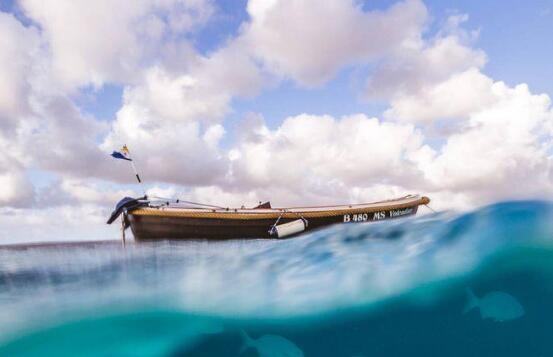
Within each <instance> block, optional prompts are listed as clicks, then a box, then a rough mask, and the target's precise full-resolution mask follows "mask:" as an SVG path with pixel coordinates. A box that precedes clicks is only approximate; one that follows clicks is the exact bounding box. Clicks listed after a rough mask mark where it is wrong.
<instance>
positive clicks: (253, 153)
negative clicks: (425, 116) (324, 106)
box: [232, 114, 422, 201]
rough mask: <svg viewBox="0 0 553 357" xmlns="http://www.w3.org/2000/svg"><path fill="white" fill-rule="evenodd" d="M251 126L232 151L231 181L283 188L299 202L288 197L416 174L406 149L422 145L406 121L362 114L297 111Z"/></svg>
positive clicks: (329, 194) (330, 195)
mask: <svg viewBox="0 0 553 357" xmlns="http://www.w3.org/2000/svg"><path fill="white" fill-rule="evenodd" d="M250 130H251V132H252V134H245V133H243V139H242V140H243V141H242V142H240V143H239V144H238V146H237V147H236V148H234V149H233V151H232V153H233V155H232V157H233V160H232V173H233V178H234V179H235V180H236V181H235V185H236V186H239V187H244V188H246V187H247V188H250V189H251V188H262V189H263V188H265V189H269V188H270V189H273V190H274V189H275V188H278V187H281V188H286V189H285V190H288V191H289V194H288V196H289V197H286V199H285V200H286V201H291V200H292V201H298V200H293V199H291V198H290V196H296V197H297V198H298V199H300V200H301V199H302V198H303V199H305V198H309V199H311V200H313V199H317V200H320V199H321V198H323V199H325V198H326V199H330V200H333V201H335V200H336V199H338V195H337V193H339V194H340V195H342V197H343V194H344V193H345V194H346V195H349V192H350V188H353V187H358V186H364V187H371V186H372V185H376V184H380V183H382V182H386V184H392V185H393V184H397V183H398V182H402V181H406V180H415V179H416V176H417V172H416V168H414V167H413V165H412V164H411V163H410V160H409V158H408V157H407V154H408V153H410V152H414V151H417V150H418V149H419V148H420V147H421V145H422V136H421V134H420V133H419V132H417V131H416V130H415V128H414V127H413V126H411V125H403V124H394V123H385V122H381V121H379V120H378V119H376V118H369V117H367V116H365V115H363V114H358V115H351V116H346V117H343V118H341V119H335V118H333V117H331V116H315V115H307V114H302V115H299V116H296V117H290V118H287V119H286V120H284V122H283V123H282V125H281V126H280V127H278V128H277V129H276V130H274V131H271V130H269V129H268V128H266V127H265V126H263V125H262V123H258V126H257V127H252V128H251V129H250ZM283 191H284V190H283ZM317 197H318V198H317ZM342 199H343V198H342ZM283 201H284V200H283Z"/></svg>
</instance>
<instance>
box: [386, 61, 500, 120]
mask: <svg viewBox="0 0 553 357" xmlns="http://www.w3.org/2000/svg"><path fill="white" fill-rule="evenodd" d="M492 84H493V80H492V79H491V78H489V77H487V76H485V75H483V74H482V73H481V72H480V71H479V70H478V69H476V68H470V69H468V70H467V71H465V72H461V73H456V74H453V75H451V76H450V77H449V78H447V79H446V80H445V81H443V82H440V83H437V84H435V85H426V86H424V87H422V88H420V89H419V90H418V91H416V92H415V93H412V94H401V95H397V96H395V97H394V98H393V99H392V100H391V102H390V109H388V110H387V111H386V112H385V113H384V116H385V117H386V118H390V119H395V120H399V121H406V122H433V121H436V120H439V119H466V118H467V115H469V114H470V113H472V112H474V111H477V110H480V109H482V108H484V107H486V106H487V105H490V104H492V103H493V101H494V95H493V93H492ZM452 98H455V100H452Z"/></svg>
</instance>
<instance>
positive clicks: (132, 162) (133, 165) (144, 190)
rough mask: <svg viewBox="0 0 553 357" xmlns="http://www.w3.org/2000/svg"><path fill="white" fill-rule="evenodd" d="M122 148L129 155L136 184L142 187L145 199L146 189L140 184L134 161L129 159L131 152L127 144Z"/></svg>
mask: <svg viewBox="0 0 553 357" xmlns="http://www.w3.org/2000/svg"><path fill="white" fill-rule="evenodd" d="M123 147H124V148H126V149H127V152H128V153H129V159H130V162H131V166H132V169H133V171H134V175H135V176H136V180H137V181H138V184H139V185H140V187H142V192H144V198H147V197H148V195H146V188H145V187H144V184H143V183H142V180H141V179H140V175H139V174H138V170H137V169H136V166H135V164H134V160H133V158H132V157H131V152H130V150H129V149H128V147H127V144H125V145H124V146H123Z"/></svg>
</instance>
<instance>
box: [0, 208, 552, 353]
mask: <svg viewBox="0 0 553 357" xmlns="http://www.w3.org/2000/svg"><path fill="white" fill-rule="evenodd" d="M552 243H553V203H547V202H538V201H531V202H507V203H499V204H496V205H492V206H489V207H485V208H482V209H479V210H476V211H474V212H470V213H465V214H449V213H442V214H435V215H430V216H423V217H418V218H413V219H403V220H396V221H388V222H381V223H368V224H351V225H337V226H333V227H330V228H328V229H325V230H320V231H316V232H314V233H311V234H306V235H303V236H300V237H297V238H292V239H287V240H250V241H226V242H206V241H191V242H158V243H146V244H127V245H126V247H122V245H121V244H120V243H119V242H94V243H68V244H51V245H47V244H44V245H27V246H21V245H19V246H4V247H0V356H243V357H246V356H347V357H354V356H357V357H360V356H366V357H372V356H375V357H377V356H463V357H466V356H535V357H547V356H553V244H552Z"/></svg>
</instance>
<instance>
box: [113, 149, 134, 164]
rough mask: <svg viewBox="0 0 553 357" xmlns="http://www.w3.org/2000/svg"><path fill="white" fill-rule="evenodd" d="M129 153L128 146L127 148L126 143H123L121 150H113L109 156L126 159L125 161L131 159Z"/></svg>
mask: <svg viewBox="0 0 553 357" xmlns="http://www.w3.org/2000/svg"><path fill="white" fill-rule="evenodd" d="M129 154H130V153H129V148H127V145H123V147H122V148H121V150H119V151H114V152H113V153H111V156H113V157H114V158H116V159H123V160H127V161H132V159H131V158H130V155H129Z"/></svg>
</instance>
